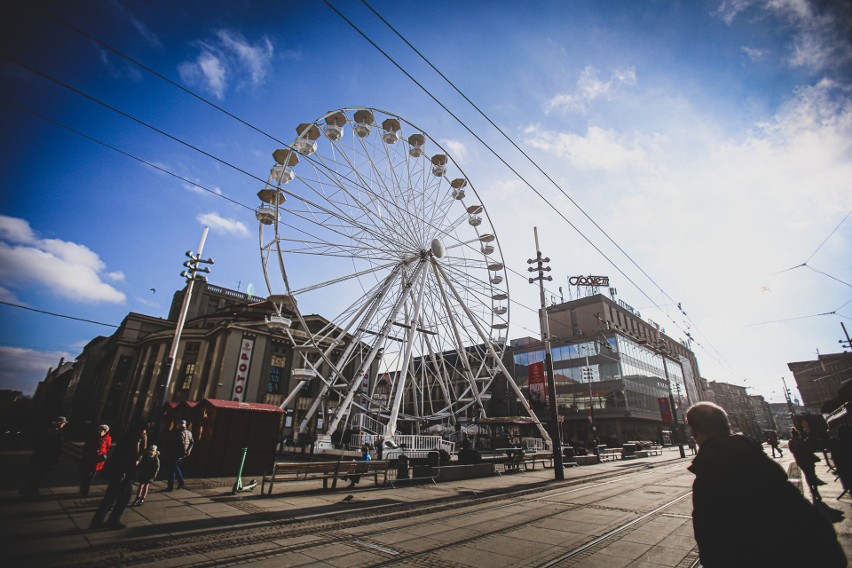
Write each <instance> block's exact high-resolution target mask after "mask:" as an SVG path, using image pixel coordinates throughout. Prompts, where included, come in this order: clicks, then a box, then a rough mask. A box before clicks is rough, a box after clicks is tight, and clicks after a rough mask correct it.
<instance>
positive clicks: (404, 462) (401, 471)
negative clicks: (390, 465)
mask: <svg viewBox="0 0 852 568" xmlns="http://www.w3.org/2000/svg"><path fill="white" fill-rule="evenodd" d="M398 460H399V461H398V462H397V466H396V478H397V479H408V456H407V455H405V454H399V458H398Z"/></svg>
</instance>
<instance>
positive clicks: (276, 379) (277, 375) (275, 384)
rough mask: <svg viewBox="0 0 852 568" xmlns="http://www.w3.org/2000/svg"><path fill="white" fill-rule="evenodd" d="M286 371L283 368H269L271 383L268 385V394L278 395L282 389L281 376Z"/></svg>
mask: <svg viewBox="0 0 852 568" xmlns="http://www.w3.org/2000/svg"><path fill="white" fill-rule="evenodd" d="M283 371H284V369H283V368H281V367H270V368H269V381H268V382H267V383H266V392H268V393H270V394H278V392H279V389H280V388H281V375H282V374H283Z"/></svg>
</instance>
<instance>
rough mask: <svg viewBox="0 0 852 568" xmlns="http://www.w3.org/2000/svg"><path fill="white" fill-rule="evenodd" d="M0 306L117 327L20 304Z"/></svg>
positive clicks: (1, 302) (6, 303)
mask: <svg viewBox="0 0 852 568" xmlns="http://www.w3.org/2000/svg"><path fill="white" fill-rule="evenodd" d="M0 304H3V305H4V306H11V307H13V308H20V309H22V310H29V311H31V312H36V313H38V314H45V315H48V316H54V317H58V318H64V319H69V320H74V321H82V322H85V323H94V324H97V325H104V326H106V327H114V328H116V329H118V326H117V325H114V324H111V323H104V322H102V321H95V320H90V319H86V318H78V317H74V316H69V315H66V314H58V313H56V312H49V311H47V310H39V309H37V308H31V307H29V306H24V305H21V304H15V303H13V302H4V301H2V300H0Z"/></svg>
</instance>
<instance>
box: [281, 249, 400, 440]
mask: <svg viewBox="0 0 852 568" xmlns="http://www.w3.org/2000/svg"><path fill="white" fill-rule="evenodd" d="M401 268H402V265H400V266H398V267H396V268H394V269H393V271H391V273H390V274H389V275H388V276H387V278H386V279H385V281H384V283H383V285H382V286H381V288H380V289H379V292H378V293H377V294H376V296H375V298H374V300H373V302H367V303H365V304H364V306H362V308H361V309H360V310H359V311H358V313H356V314H355V316H354V317H353V318H352V320H351V322H350V323H349V325H348V326H347V327H346V328H345V329H343V330H341V332H340V335H339V336H338V337H343V336H344V335H345V334H346V333H348V332H349V330H350V329H351V328H352V326H353V325H355V323H356V322H357V321H358V320H359V318H362V316H363V320H366V321H369V319H370V318H372V317H373V315H375V313H376V312H377V311H378V309H379V307H380V305H381V301H380V300H381V298H382V297H383V296H384V295H385V294H386V293H387V291H388V289H389V288H390V286H391V284H392V283H393V281H394V279H395V278H396V275H397V274H398V273H399V271H400V270H401ZM368 308H369V310H368ZM365 312H366V315H364V314H365ZM363 336H364V333H363V332H361V331H359V332H357V333H356V334H355V336H354V337H353V338H352V341H351V342H350V343H349V345H348V346H347V347H346V349H345V351H344V352H343V355H341V356H340V357H339V358H338V360H339V361H348V360H349V356H350V355H351V354H352V351H353V350H354V349H355V347H356V346H357V345H358V343H359V342H360V341H361V338H362V337H363ZM336 344H337V342H336V341H335V342H334V343H333V344H332V345H330V346H329V347H328V349H327V350H326V351H325V353H323V360H325V361H328V356H329V355H330V354H331V352H332V351H333V350H334V347H335V346H336ZM328 364H329V366H330V367H331V368H332V369H333V370H334V371H333V373H332V374H339V373H340V369H338V368H337V367H336V366H335V365H333V364H331V363H330V362H329V363H328ZM329 388H330V384H329V383H328V382H326V383H324V384H323V386H322V388H321V389H320V392H319V394H317V397H316V398H315V399H314V402H313V403H312V404H311V406H310V408H309V409H308V412H306V413H305V416H304V417H303V418H302V421H301V422H300V423H299V427H298V430H297V431H298V432H299V433H303V432H305V430H307V428H308V424H309V423H310V421H311V419H312V418H313V417H314V415H315V414H316V412H317V409H318V408H319V405H320V402H321V401H322V399H323V397H324V396H325V395H326V393H327V392H328V390H329ZM341 416H342V415H341ZM335 429H336V426H335ZM325 434H326V435H327V436H331V435H332V434H334V430H330V429H328V430H326V432H325Z"/></svg>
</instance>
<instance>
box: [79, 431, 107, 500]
mask: <svg viewBox="0 0 852 568" xmlns="http://www.w3.org/2000/svg"><path fill="white" fill-rule="evenodd" d="M111 445H112V436H110V435H109V426H107V425H106V424H101V425H100V426H98V430H97V431H96V432H95V433H94V434H92V435H91V436H90V437H89V439H88V440H86V445H85V446H83V459H82V460H81V461H80V472H81V473H82V474H83V480H82V481H81V482H80V496H81V497H88V496H89V487H91V485H92V480H93V479H95V476H96V475H97V474H98V472H99V471H101V470H102V469H103V468H104V463H105V462H106V459H107V453H109V447H110V446H111Z"/></svg>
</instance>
